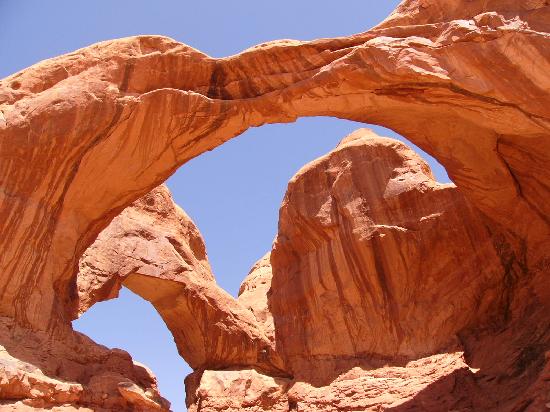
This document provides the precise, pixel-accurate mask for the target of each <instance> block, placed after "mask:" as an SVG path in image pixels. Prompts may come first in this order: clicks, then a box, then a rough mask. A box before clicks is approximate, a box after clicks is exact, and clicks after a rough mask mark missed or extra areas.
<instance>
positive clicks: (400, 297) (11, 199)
mask: <svg viewBox="0 0 550 412" xmlns="http://www.w3.org/2000/svg"><path fill="white" fill-rule="evenodd" d="M549 26H550V6H549V5H548V4H547V2H546V1H544V0H520V1H517V0H514V1H512V0H510V1H458V0H444V1H435V0H405V1H403V2H402V3H401V5H400V6H399V7H398V8H397V9H396V11H395V12H394V13H393V14H392V15H391V16H389V17H388V19H386V20H385V21H384V22H382V23H381V24H380V25H378V26H377V27H375V28H373V29H371V30H369V31H367V32H365V33H361V34H358V35H354V36H350V37H345V38H336V39H322V40H316V41H313V42H298V41H278V42H271V43H266V44H263V45H260V46H257V47H254V48H251V49H248V50H246V51H244V52H242V53H241V54H238V55H235V56H232V57H229V58H225V59H214V58H211V57H209V56H207V55H205V54H203V53H201V52H199V51H197V50H194V49H192V48H190V47H188V46H186V45H183V44H181V43H178V42H175V41H173V40H171V39H168V38H164V37H154V36H142V37H133V38H127V39H120V40H114V41H109V42H103V43H99V44H96V45H93V46H90V47H87V48H85V49H81V50H78V51H76V52H74V53H71V54H68V55H64V56H60V57H58V58H55V59H50V60H46V61H44V62H41V63H39V64H37V65H34V66H32V67H30V68H28V69H26V70H23V71H22V72H19V73H17V74H14V75H13V76H10V77H8V78H5V79H3V80H0V156H1V158H2V162H0V183H1V191H0V216H1V219H0V233H2V236H1V237H0V250H1V251H2V253H1V254H0V273H1V277H0V317H1V319H0V338H1V341H0V345H2V346H3V347H4V349H5V350H3V351H2V352H0V354H1V356H0V358H1V365H2V369H1V370H0V372H1V375H0V398H1V399H2V402H3V404H2V405H1V408H4V409H6V410H10V408H11V409H18V408H19V409H21V408H23V405H27V406H26V407H29V408H42V407H44V408H49V407H52V406H56V407H62V408H63V409H68V410H71V409H73V410H74V409H76V408H79V407H82V408H92V409H94V410H101V408H103V409H105V410H117V409H122V410H124V409H128V408H134V409H136V410H150V409H158V410H163V409H167V408H168V406H167V404H166V402H165V401H164V400H162V398H161V397H160V395H159V394H158V391H157V389H156V383H155V380H154V377H153V376H152V374H151V373H150V372H149V371H147V369H146V368H144V367H142V366H139V365H137V366H136V365H135V364H134V363H133V362H132V360H131V359H130V358H129V356H128V355H127V354H126V353H125V352H122V351H109V350H107V349H106V348H103V347H101V346H100V345H97V344H95V343H94V342H92V341H90V340H89V339H87V338H85V337H83V336H82V335H80V334H77V333H75V332H73V331H72V329H71V327H70V321H71V320H72V319H74V318H75V317H77V316H78V315H79V313H82V311H84V310H86V309H87V308H89V307H90V306H91V305H92V304H94V303H95V302H98V301H101V300H104V299H107V298H112V297H114V296H116V294H117V291H118V289H119V288H120V287H121V285H125V286H127V287H128V288H130V289H132V290H133V291H135V292H136V293H138V294H140V295H141V296H143V297H145V298H146V299H148V300H150V301H151V302H152V303H153V305H155V307H156V308H157V310H158V311H159V313H160V314H161V315H162V316H163V318H164V320H165V322H166V323H167V325H168V326H169V328H170V330H171V331H172V333H173V335H174V338H175V340H176V343H177V345H178V349H179V351H180V354H181V355H182V356H183V357H184V358H185V359H186V361H187V362H188V363H189V364H190V365H192V366H193V367H194V368H195V372H194V373H193V374H192V375H190V376H189V377H188V379H187V380H186V385H187V388H186V390H187V395H188V404H189V406H190V409H191V410H197V411H199V410H200V411H218V410H226V411H232V410H234V411H237V410H249V411H260V410H281V411H289V410H300V411H305V410H311V411H325V410H326V411H333V410H394V411H406V410H411V411H412V410H428V411H432V410H433V411H440V410H463V411H488V410H494V411H541V410H544V408H546V407H547V406H545V405H547V404H548V403H550V384H549V382H550V379H549V378H550V365H549V362H548V353H549V350H550V345H549V339H550V319H549V316H548V313H550V308H549V306H550V285H549V284H548V283H549V282H550V281H549V279H550V277H549V276H548V275H549V272H550V219H549V216H550V202H549V201H548V200H549V199H550V193H549V191H550V189H549V188H550V182H549V179H548V173H547V165H548V164H549V163H550V136H549V135H550V133H549V130H550V97H549V96H550V94H549V93H548V92H549V90H550V77H549V76H548V73H550V57H549V54H548V46H549V34H548V28H549ZM314 115H325V116H336V117H340V118H346V119H352V120H357V121H362V122H365V123H376V124H380V125H384V126H386V127H389V128H392V129H393V130H395V131H397V132H399V133H401V134H402V135H404V136H405V137H407V138H409V139H410V140H411V141H413V142H414V143H415V144H417V145H418V146H420V147H421V148H423V149H424V150H426V151H427V152H429V153H430V154H432V155H433V156H434V157H436V158H437V159H438V160H439V161H440V162H441V163H442V164H443V165H444V166H445V167H446V169H447V171H448V173H449V175H450V177H451V178H452V179H453V181H454V182H455V183H456V187H455V186H453V185H440V184H438V183H436V182H434V181H433V178H432V177H431V174H430V171H429V169H428V168H427V166H426V164H425V163H424V162H423V161H422V160H421V159H419V158H418V157H417V156H416V155H415V154H414V153H413V152H411V151H410V150H409V149H408V148H407V147H405V146H404V145H403V144H401V143H399V142H396V141H393V140H389V139H384V138H378V137H374V136H370V135H369V133H368V132H366V131H359V132H357V133H356V134H354V135H352V136H350V137H348V138H347V139H345V140H344V141H343V142H342V143H341V144H340V145H339V146H338V147H337V148H336V149H335V150H334V151H332V152H331V153H329V154H327V155H326V156H324V157H323V158H321V159H318V160H317V161H315V162H313V163H312V164H309V165H307V166H305V167H304V168H303V169H302V170H301V171H300V172H299V173H298V174H297V175H296V176H295V177H294V178H293V180H292V181H291V182H290V183H289V189H288V192H287V194H286V196H285V200H284V202H283V205H282V207H281V213H280V222H279V233H278V236H277V239H276V242H275V244H274V247H273V250H272V251H271V253H270V254H268V255H266V257H265V258H264V259H263V260H262V261H260V262H259V263H258V264H257V265H256V266H255V268H254V269H253V270H252V271H251V273H250V274H249V276H248V277H247V279H246V280H245V282H244V283H243V287H242V288H241V293H240V296H239V298H238V299H233V298H232V297H230V296H229V295H227V294H226V293H225V292H223V291H221V290H220V289H219V288H218V287H217V286H216V284H215V281H214V279H213V276H212V274H211V273H210V268H209V265H208V262H207V259H206V253H205V248H204V242H203V241H202V239H201V237H200V234H199V233H198V231H197V229H196V228H195V226H194V225H193V223H192V222H191V221H190V220H189V219H188V217H187V216H186V215H185V213H184V212H183V211H181V209H179V208H177V207H176V206H175V205H173V203H172V201H171V199H170V195H169V193H168V192H167V191H166V189H165V188H162V187H160V188H156V187H158V186H159V185H160V184H161V183H162V182H163V181H164V180H165V179H166V178H167V177H168V176H169V175H170V174H171V173H172V172H173V171H175V170H176V169H177V167H179V166H180V165H181V164H183V163H185V162H186V161H187V160H189V159H191V158H193V157H195V156H198V155H200V154H201V153H203V152H204V151H206V150H209V149H212V148H214V147H216V146H218V145H220V144H222V143H223V142H225V141H227V140H228V139H230V138H232V137H234V136H236V135H238V134H240V133H242V132H243V131H244V130H246V129H247V128H248V127H251V126H259V125H261V124H264V123H273V122H290V121H293V120H295V119H296V118H297V117H300V116H314ZM91 119H93V121H91ZM155 188H156V189H155ZM133 202H135V203H133ZM22 245H24V247H23V246H22ZM71 405H72V406H71Z"/></svg>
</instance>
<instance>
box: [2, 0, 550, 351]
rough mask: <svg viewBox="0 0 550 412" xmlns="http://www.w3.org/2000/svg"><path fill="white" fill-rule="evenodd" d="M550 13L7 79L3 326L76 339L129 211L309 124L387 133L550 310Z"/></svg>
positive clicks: (497, 14) (480, 15)
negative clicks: (95, 250) (243, 142)
mask: <svg viewBox="0 0 550 412" xmlns="http://www.w3.org/2000/svg"><path fill="white" fill-rule="evenodd" d="M549 8H550V7H549V6H548V5H547V4H546V2H544V1H533V0H521V1H511V0H510V1H504V2H501V1H499V2H496V1H495V2H491V1H490V2H481V1H479V2H477V1H476V2H469V3H468V4H467V6H464V7H463V2H459V1H456V0H446V1H445V2H443V3H438V2H435V1H431V0H426V1H424V0H423V1H417V0H405V1H404V2H403V3H402V4H401V5H400V6H399V8H398V9H397V11H396V12H395V13H394V14H392V15H391V16H390V17H389V18H388V19H387V20H386V21H384V22H383V23H381V24H380V25H379V26H377V27H375V28H373V29H371V30H369V31H367V32H365V33H362V34H358V35H355V36H350V37H347V38H337V39H323V40H317V41H313V42H307V43H303V42H295V41H280V42H272V43H267V44H264V45H260V46H257V47H255V48H252V49H249V50H246V51H244V52H243V53H241V54H238V55H236V56H232V57H228V58H225V59H213V58H210V57H208V56H206V55H204V54H202V53H200V52H199V51H197V50H194V49H192V48H190V47H188V46H185V45H182V44H180V43H177V42H175V41H173V40H171V39H167V38H163V37H154V36H153V37H135V38H129V39H121V40H115V41H110V42H103V43H100V44H97V45H93V46H90V47H88V48H85V49H81V50H79V51H77V52H74V53H71V54H68V55H65V56H61V57H58V58H55V59H50V60H47V61H45V62H42V63H39V64H37V65H35V66H32V67H31V68H28V69H26V70H24V71H22V72H20V73H17V74H15V75H13V76H10V77H8V78H6V79H3V80H2V81H1V82H0V114H1V116H0V156H1V158H2V162H1V163H0V176H1V181H0V184H1V189H2V191H1V192H0V202H1V204H0V216H2V220H1V221H0V232H1V233H2V235H3V236H2V237H1V238H0V248H1V250H2V254H1V255H0V270H1V273H2V278H1V280H0V297H1V300H0V315H1V316H2V317H3V318H4V319H6V322H7V323H9V324H10V325H11V324H13V325H14V326H13V327H12V329H13V330H15V329H17V328H23V329H24V330H32V331H39V332H40V333H42V332H44V333H45V334H46V335H48V334H49V335H55V333H57V332H56V331H59V330H64V328H66V327H67V325H68V324H69V321H70V320H71V319H72V318H74V316H76V314H77V313H78V302H79V299H78V294H77V287H76V273H77V266H78V260H79V258H80V257H81V255H82V254H83V253H84V251H85V250H86V249H87V248H88V247H89V246H90V245H91V244H92V242H93V241H94V239H95V238H96V237H97V235H98V234H99V233H100V232H101V230H103V229H104V228H105V227H106V226H107V225H108V224H109V222H110V221H111V220H112V219H113V218H114V217H115V216H116V215H118V214H119V213H120V212H121V211H122V210H123V209H124V208H125V207H126V206H128V205H129V204H130V203H131V202H133V201H135V200H136V199H138V198H140V197H141V196H143V195H145V194H146V193H147V192H149V191H151V190H152V189H153V188H154V187H156V186H157V185H159V184H160V183H162V182H163V181H164V180H165V179H166V178H167V177H168V176H169V175H170V174H171V173H172V172H173V171H174V170H175V169H176V168H177V167H178V166H180V165H181V164H183V163H184V162H185V161H187V160H189V159H190V158H192V157H195V156H197V155H199V154H200V153H202V152H204V151H206V150H210V149H212V148H214V147H216V146H217V145H219V144H222V143H223V142H224V141H226V140H228V139H230V138H232V137H234V136H236V135H238V134H239V133H241V132H243V131H244V130H246V129H247V128H248V127H251V126H259V125H261V124H264V123H270V122H289V121H293V120H294V119H296V118H297V117H299V116H313V115H324V116H335V117H340V118H347V119H352V120H357V121H362V122H366V123H375V124H380V125H384V126H386V127H389V128H391V129H393V130H395V131H397V132H399V133H400V134H402V135H404V136H406V137H407V138H409V139H410V140H411V141H413V142H414V143H415V144H417V145H418V146H420V147H421V148H422V149H424V150H425V151H427V152H428V153H430V154H431V155H433V156H434V157H435V158H437V159H438V160H439V161H440V162H441V163H442V164H443V165H444V166H445V167H446V169H447V171H448V173H449V175H450V176H451V177H452V179H453V181H455V182H456V184H457V186H458V188H459V190H460V191H461V193H462V194H463V195H464V196H465V198H466V199H467V200H468V201H469V202H470V203H472V204H473V205H475V207H477V208H478V209H479V210H480V211H481V213H482V214H484V215H485V217H486V218H487V223H486V224H487V225H488V227H490V230H491V231H492V232H493V233H496V234H498V237H499V239H501V244H500V249H501V252H502V253H501V257H500V258H501V260H502V263H503V266H505V267H506V268H507V270H506V271H505V277H506V278H505V282H509V285H508V286H509V288H508V289H509V291H508V293H510V296H513V295H514V294H517V293H520V294H523V295H522V299H525V300H531V301H533V302H536V303H537V304H538V305H542V306H539V309H540V308H541V307H542V308H544V305H547V304H548V297H547V296H546V295H545V293H546V292H545V290H546V289H545V288H538V287H535V286H533V285H534V284H536V282H545V281H546V280H545V279H546V277H547V273H548V251H549V243H550V240H549V237H550V236H549V223H550V221H549V218H548V216H549V215H550V209H549V207H550V203H548V202H547V199H548V197H549V187H550V185H549V183H548V178H547V176H546V165H547V164H548V160H550V159H549V156H550V139H549V138H548V135H549V128H550V123H549V117H550V113H549V107H550V104H549V103H550V101H549V93H548V89H549V86H550V85H549V81H548V75H547V73H548V72H549V71H550V70H549V69H550V62H549V59H548V54H547V48H548V33H547V32H548V24H549V23H548V21H549V17H548V16H549ZM531 61H536V62H537V64H536V65H534V64H531ZM29 165H30V166H29ZM21 245H25V247H21ZM533 282H535V283H533ZM541 284H542V283H541ZM518 285H523V286H525V288H524V289H521V287H519V286H518ZM523 286H522V287H523ZM522 290H523V292H522ZM518 291H519V292H518ZM510 299H511V300H512V298H510ZM518 310H519V309H518ZM521 310H523V312H522V311H521ZM521 310H519V311H518V312H517V313H518V314H519V313H524V312H525V313H527V314H529V313H530V314H531V315H532V313H533V312H532V311H531V312H529V311H530V310H532V307H530V306H529V305H528V307H524V308H523V309H521ZM518 316H519V315H518ZM541 321H542V322H543V323H544V322H546V321H547V320H546V319H542V320H541ZM520 326H521V325H518V328H520ZM540 328H542V329H544V328H543V326H542V323H541V326H540ZM10 333H11V332H10ZM506 333H508V332H506ZM510 333H512V332H510ZM525 333H527V332H525ZM537 336H538V335H537ZM541 336H545V335H544V333H542V332H541ZM541 339H542V337H541ZM539 349H540V348H539ZM537 354H538V355H537V356H538V357H540V353H538V352H537ZM526 357H527V358H530V357H532V356H531V355H529V354H527V355H526ZM538 357H537V359H538Z"/></svg>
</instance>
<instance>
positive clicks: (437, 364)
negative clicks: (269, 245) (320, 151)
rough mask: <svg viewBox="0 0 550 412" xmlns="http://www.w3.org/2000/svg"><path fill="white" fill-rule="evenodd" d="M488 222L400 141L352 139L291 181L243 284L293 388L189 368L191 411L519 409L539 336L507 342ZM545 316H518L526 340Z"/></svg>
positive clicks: (252, 376)
mask: <svg viewBox="0 0 550 412" xmlns="http://www.w3.org/2000/svg"><path fill="white" fill-rule="evenodd" d="M490 224H491V222H490V220H489V219H488V218H487V217H486V216H484V215H483V214H481V213H480V212H479V211H478V210H477V209H476V208H474V207H473V206H472V205H471V204H470V203H469V202H468V201H467V200H466V199H465V198H464V196H463V195H462V194H461V193H460V192H459V190H458V189H457V187H456V186H455V185H453V184H439V183H436V182H435V181H434V179H433V177H432V174H431V171H430V169H429V167H428V165H427V164H426V163H425V162H424V161H423V160H422V159H421V158H419V157H418V156H417V155H416V154H415V153H414V152H412V151H411V150H410V149H409V148H407V147H406V146H405V145H404V144H403V143H401V142H399V141H396V140H393V139H387V138H380V137H377V136H376V135H374V134H373V133H372V132H370V131H369V130H365V129H364V130H358V131H356V132H354V133H353V134H351V135H350V136H348V137H347V138H345V139H344V140H343V141H342V142H341V143H340V144H339V145H338V147H337V148H336V149H335V150H334V151H332V152H331V153H329V154H327V155H325V156H323V157H321V158H320V159H317V160H315V161H313V162H311V163H310V164H308V165H306V166H305V167H304V168H302V170H300V171H299V172H298V173H297V174H296V175H295V176H294V177H293V178H292V179H291V181H290V183H289V187H288V191H287V193H286V195H285V199H284V201H283V204H282V206H281V210H280V221H279V233H278V235H277V238H276V240H275V243H274V246H273V250H272V252H271V254H269V255H267V256H266V257H264V258H263V259H262V260H261V261H260V262H259V263H258V264H256V265H255V267H254V268H253V270H252V271H251V273H250V274H249V276H248V277H247V279H246V280H245V281H244V282H243V286H242V287H241V296H239V300H240V301H242V302H243V303H245V304H247V306H248V307H249V308H250V309H251V310H252V311H253V312H254V313H255V314H256V317H257V318H258V321H259V322H260V323H261V324H264V325H272V326H271V328H272V330H273V332H272V333H273V335H274V338H273V339H274V340H275V343H276V348H277V351H278V352H279V353H280V354H281V355H282V356H283V359H284V361H285V366H286V370H287V371H288V372H289V373H290V375H291V376H292V378H291V379H283V378H276V377H271V376H266V375H262V374H259V373H258V372H256V371H254V370H251V369H243V370H241V371H234V370H233V371H206V372H204V373H202V372H198V373H195V375H197V376H195V379H194V381H192V380H191V379H189V386H191V385H193V384H194V385H195V388H196V389H195V390H194V392H193V394H194V396H193V397H189V399H190V400H191V403H192V405H191V409H190V410H197V411H199V410H200V411H221V410H224V411H225V410H230V411H240V410H246V411H256V410H277V411H288V410H293V408H294V409H295V410H299V411H336V410H343V411H348V410H360V411H378V410H391V411H393V410H395V411H407V410H423V411H424V410H425V411H443V410H461V411H462V410H464V411H488V410H495V411H500V410H519V409H518V408H520V407H521V405H522V404H523V402H526V400H525V399H523V398H522V397H521V394H522V393H523V392H525V391H528V390H529V388H530V386H531V385H535V386H536V385H540V383H541V382H540V381H541V380H543V379H544V378H542V379H541V376H546V377H549V375H548V373H547V372H546V373H544V372H543V373H540V370H539V369H540V367H541V366H542V365H544V363H545V362H546V364H547V368H548V367H550V363H548V361H547V360H545V355H544V351H548V350H549V349H550V347H549V346H548V338H549V336H548V330H546V331H544V330H542V331H541V332H539V333H538V334H535V335H533V336H531V337H526V336H523V337H521V338H519V335H521V332H519V329H518V324H517V323H516V322H522V321H523V320H524V319H525V318H524V319H523V320H522V319H511V318H513V317H514V316H515V315H516V314H519V313H522V312H521V311H518V312H516V311H514V310H511V309H512V308H511V306H516V307H522V306H524V305H523V303H522V302H521V299H522V298H520V297H519V296H517V297H516V296H514V295H512V296H510V291H509V290H508V289H507V288H509V287H510V284H509V283H507V281H508V280H507V279H506V278H504V279H503V276H505V275H506V270H510V268H509V267H507V266H506V265H507V264H509V262H508V261H505V260H503V250H502V247H503V245H502V244H501V243H500V242H502V239H501V235H500V234H498V233H496V234H495V233H494V231H493V230H492V229H491V227H490ZM518 281H519V280H518ZM532 286H533V285H531V287H532ZM540 286H545V287H546V290H547V288H548V281H545V282H542V283H541V284H540ZM521 293H527V291H526V290H522V292H520V294H521ZM510 299H512V300H514V302H511V300H510ZM516 299H517V300H516ZM539 303H540V302H538V304H539ZM545 303H548V301H546V302H545ZM522 309H523V310H525V308H522ZM546 310H547V307H540V308H536V309H535V308H530V309H529V311H528V312H531V311H532V312H531V313H529V317H530V320H531V321H533V323H532V324H531V325H530V326H531V327H533V328H534V330H536V329H538V328H539V327H541V326H542V327H544V325H545V324H547V322H548V315H547V314H546V313H545V311H546ZM524 314H525V312H523V314H522V316H525V315H524ZM480 329H481V330H483V331H481V330H480ZM487 329H488V330H490V332H489V333H487ZM522 329H523V331H525V329H526V325H525V324H523V325H522ZM266 330H267V331H268V332H267V333H268V334H269V333H270V332H269V330H270V328H269V327H268V328H266ZM501 334H504V335H505V336H500V335H501ZM514 335H517V336H516V340H515V341H514V339H513V338H512V336H514ZM518 338H519V339H518ZM507 339H508V341H506V340H507ZM504 343H506V344H504ZM471 346H476V347H480V346H481V347H485V346H487V347H490V348H491V350H492V351H494V352H495V353H499V352H500V351H501V350H504V351H505V352H507V355H508V356H511V358H510V360H511V359H515V361H511V362H510V364H508V365H506V367H502V366H501V365H498V363H496V362H494V360H495V359H494V357H497V356H499V355H500V356H502V355H503V353H502V352H501V353H499V354H498V355H494V354H493V355H491V356H489V354H488V353H487V351H486V350H482V352H481V353H479V354H476V353H475V352H470V351H468V350H467V348H469V347H471ZM526 348H530V349H526ZM534 348H536V349H534ZM526 350H528V351H539V353H538V354H537V355H536V354H535V353H534V352H530V353H529V354H526ZM547 354H548V355H550V351H548V352H547ZM537 356H539V359H536V358H537ZM526 358H528V359H526ZM495 363H496V364H495ZM512 365H515V366H512ZM520 377H521V378H520ZM537 378H538V380H537ZM495 380H496V381H495ZM546 388H548V383H546ZM545 390H546V389H545ZM188 391H189V389H188ZM539 391H541V389H537V390H533V392H534V393H535V394H536V393H537V392H538V395H534V396H533V398H531V399H529V400H530V401H532V402H534V403H533V405H534V406H532V409H530V410H533V411H536V410H540V409H537V408H540V405H541V404H544V403H545V402H546V400H545V399H546V397H547V395H546V394H545V393H544V390H543V391H542V392H539ZM537 401H538V404H537V403H536V402H537ZM195 408H196V409H195Z"/></svg>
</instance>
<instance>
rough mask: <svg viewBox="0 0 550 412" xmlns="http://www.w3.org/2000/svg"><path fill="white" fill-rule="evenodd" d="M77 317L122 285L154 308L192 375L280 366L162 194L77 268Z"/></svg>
mask: <svg viewBox="0 0 550 412" xmlns="http://www.w3.org/2000/svg"><path fill="white" fill-rule="evenodd" d="M77 283H78V285H79V295H80V297H81V299H80V302H81V304H80V307H81V309H80V311H84V310H85V309H87V308H88V307H89V306H91V305H92V304H93V303H95V302H96V301H99V300H104V299H108V298H111V297H114V296H116V295H118V290H119V289H120V287H121V285H122V284H123V285H125V286H126V287H128V288H129V289H130V290H132V291H133V292H135V293H137V294H138V295H140V296H142V297H143V298H145V299H147V300H148V301H150V302H151V303H152V304H153V306H154V307H155V308H156V309H157V311H158V312H159V313H160V315H161V316H162V318H163V319H164V321H165V322H166V324H167V326H168V328H169V329H170V331H171V332H172V334H173V335H174V339H175V341H176V345H177V347H178V351H179V353H180V354H181V355H182V357H183V358H184V359H185V360H186V362H187V363H188V364H189V365H190V366H191V367H192V368H194V369H199V368H200V369H204V368H217V367H229V366H238V365H255V366H257V367H260V368H263V369H265V370H271V371H273V372H277V366H281V362H280V359H278V356H277V355H276V354H275V353H274V349H275V348H274V346H273V343H272V342H270V341H269V340H268V339H267V337H266V335H265V333H264V331H263V328H261V327H259V325H258V324H257V321H256V319H255V317H254V315H253V314H252V313H250V311H249V310H247V308H245V307H244V306H242V305H241V304H239V302H238V301H236V300H235V299H234V298H233V297H232V296H230V295H229V294H228V293H227V292H225V291H224V290H222V289H221V288H220V287H219V286H218V285H217V284H216V282H215V280H214V277H213V275H212V273H211V271H210V265H209V263H208V260H207V257H206V249H205V246H204V241H203V239H202V237H201V235H200V233H199V231H198V229H197V228H196V227H195V225H194V223H193V222H192V221H191V219H190V218H189V217H188V216H187V214H186V213H185V212H184V211H183V210H182V209H181V208H179V207H178V206H176V205H175V204H174V202H173V201H172V197H171V195H170V192H169V191H168V189H167V188H166V187H165V186H159V187H158V188H156V189H154V190H153V191H152V192H150V193H148V194H147V195H145V196H144V197H142V198H140V199H138V200H137V201H136V202H134V203H133V204H132V205H131V206H130V207H128V208H126V209H125V210H124V211H123V212H122V213H121V214H120V215H119V216H117V217H116V218H115V219H113V221H112V222H111V224H110V225H109V227H108V228H107V229H105V230H104V231H103V232H101V234H100V235H99V237H98V238H97V240H96V241H95V242H94V244H93V245H92V246H91V247H90V248H88V250H87V251H86V253H84V256H83V257H82V259H81V260H80V271H79V275H78V278H77Z"/></svg>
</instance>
